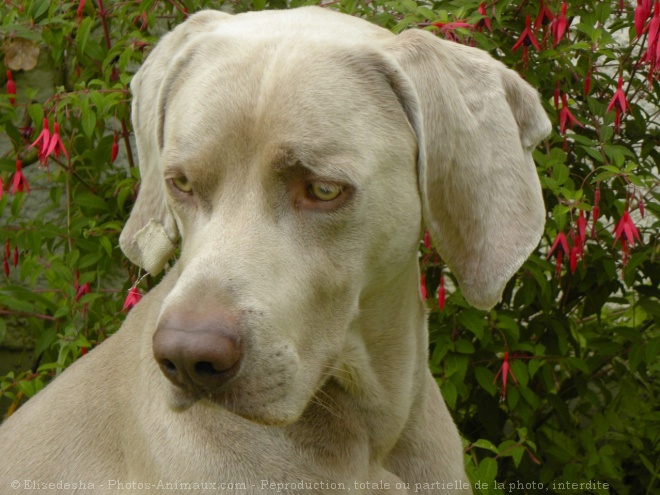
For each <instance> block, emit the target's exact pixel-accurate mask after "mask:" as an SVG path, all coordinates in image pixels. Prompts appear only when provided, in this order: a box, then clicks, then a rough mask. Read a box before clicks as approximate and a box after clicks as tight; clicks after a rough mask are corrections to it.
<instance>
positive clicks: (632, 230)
mask: <svg viewBox="0 0 660 495" xmlns="http://www.w3.org/2000/svg"><path fill="white" fill-rule="evenodd" d="M619 239H620V240H621V250H622V251H623V264H624V265H626V264H627V263H628V259H629V257H630V251H629V248H628V245H629V244H630V246H634V245H635V239H637V240H638V241H639V242H642V239H641V238H640V237H639V232H638V230H637V227H636V226H635V222H633V220H632V218H630V214H629V213H628V210H626V211H624V212H623V215H622V216H621V219H620V220H619V223H617V225H616V228H615V229H614V244H616V242H617V241H618V240H619Z"/></svg>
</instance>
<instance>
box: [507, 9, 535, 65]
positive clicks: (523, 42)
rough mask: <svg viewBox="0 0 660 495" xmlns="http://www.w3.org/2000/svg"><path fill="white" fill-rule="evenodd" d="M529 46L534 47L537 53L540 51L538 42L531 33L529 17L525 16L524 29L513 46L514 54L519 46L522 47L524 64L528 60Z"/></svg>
mask: <svg viewBox="0 0 660 495" xmlns="http://www.w3.org/2000/svg"><path fill="white" fill-rule="evenodd" d="M529 45H532V46H534V48H536V51H537V52H540V51H541V46H540V45H539V42H538V41H537V40H536V36H535V35H534V32H533V31H532V19H531V17H530V16H527V17H526V18H525V29H524V30H523V32H522V33H521V34H520V38H518V41H517V42H516V44H515V45H513V51H514V52H515V51H516V50H518V48H520V47H521V46H522V47H523V62H525V63H527V61H528V60H529V55H528V51H527V49H528V47H529Z"/></svg>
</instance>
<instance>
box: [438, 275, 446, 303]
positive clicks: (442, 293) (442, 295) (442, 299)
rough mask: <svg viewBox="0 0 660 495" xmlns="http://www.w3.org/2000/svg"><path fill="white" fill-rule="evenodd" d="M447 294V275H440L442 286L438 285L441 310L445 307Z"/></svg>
mask: <svg viewBox="0 0 660 495" xmlns="http://www.w3.org/2000/svg"><path fill="white" fill-rule="evenodd" d="M446 296H447V294H446V292H445V277H440V286H439V287H438V307H439V308H440V311H442V310H444V309H445V298H446Z"/></svg>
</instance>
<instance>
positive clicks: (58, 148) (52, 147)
mask: <svg viewBox="0 0 660 495" xmlns="http://www.w3.org/2000/svg"><path fill="white" fill-rule="evenodd" d="M53 152H54V153H55V156H56V157H57V158H59V157H60V153H64V156H66V157H67V158H69V154H68V153H67V152H66V148H65V147H64V144H62V139H61V138H60V125H59V124H58V123H57V122H55V124H54V125H53V135H52V136H51V138H50V143H49V144H48V149H47V150H46V156H49V155H51V154H52V153H53Z"/></svg>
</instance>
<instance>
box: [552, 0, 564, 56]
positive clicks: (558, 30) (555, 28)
mask: <svg viewBox="0 0 660 495" xmlns="http://www.w3.org/2000/svg"><path fill="white" fill-rule="evenodd" d="M567 8H568V4H567V3H566V2H563V3H562V4H561V14H559V15H558V16H557V17H555V19H554V22H553V23H552V26H551V28H550V30H551V31H552V35H553V37H554V41H555V43H554V45H553V46H557V45H558V44H559V42H560V41H561V40H562V38H563V37H564V34H565V33H566V28H567V27H568V19H566V9H567Z"/></svg>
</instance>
